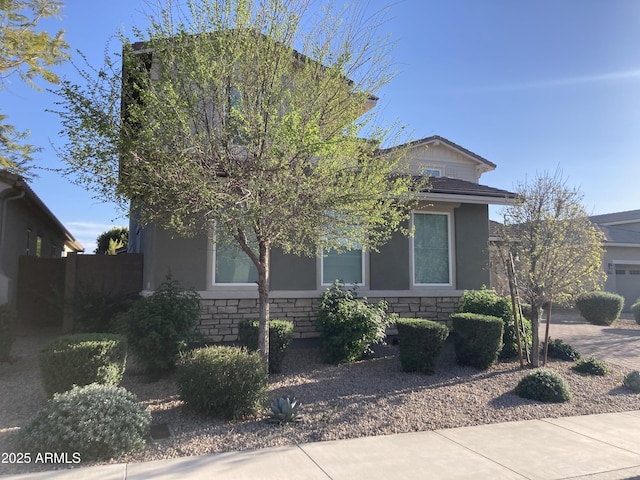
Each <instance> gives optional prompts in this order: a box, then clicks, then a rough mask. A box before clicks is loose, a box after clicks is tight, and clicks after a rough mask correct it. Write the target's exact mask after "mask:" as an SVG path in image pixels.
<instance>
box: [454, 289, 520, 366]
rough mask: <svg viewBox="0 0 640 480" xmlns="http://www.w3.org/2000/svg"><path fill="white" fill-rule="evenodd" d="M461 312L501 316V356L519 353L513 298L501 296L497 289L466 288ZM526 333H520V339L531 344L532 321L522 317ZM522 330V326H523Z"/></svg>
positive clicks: (511, 355)
mask: <svg viewBox="0 0 640 480" xmlns="http://www.w3.org/2000/svg"><path fill="white" fill-rule="evenodd" d="M459 309H460V312H463V313H479V314H482V315H492V316H494V317H498V318H501V319H502V321H503V322H504V331H503V334H502V350H501V351H500V358H511V357H515V356H516V355H518V341H517V340H518V337H517V336H516V329H515V323H514V321H513V308H512V306H511V300H510V299H509V298H507V297H501V296H499V295H498V294H497V293H496V291H495V290H487V289H486V288H483V289H482V290H465V291H464V293H463V294H462V296H461V297H460V303H459ZM522 324H523V326H524V334H522V333H521V334H520V340H521V342H522V344H523V348H524V345H531V338H532V337H531V321H530V320H528V319H527V318H526V317H525V318H522ZM521 330H522V327H521Z"/></svg>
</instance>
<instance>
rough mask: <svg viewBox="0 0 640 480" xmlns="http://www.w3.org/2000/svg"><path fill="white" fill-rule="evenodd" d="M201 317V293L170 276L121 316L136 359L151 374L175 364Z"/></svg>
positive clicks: (123, 327)
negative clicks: (187, 288)
mask: <svg viewBox="0 0 640 480" xmlns="http://www.w3.org/2000/svg"><path fill="white" fill-rule="evenodd" d="M199 320H200V296H199V295H198V294H197V293H196V292H195V291H193V290H184V289H183V288H181V287H180V285H179V283H178V282H177V281H176V280H171V277H170V276H169V277H167V281H166V282H164V283H163V284H162V285H160V287H159V288H158V290H156V291H155V292H154V293H153V295H151V296H149V297H144V298H141V299H140V300H138V301H137V302H136V303H135V304H133V306H132V307H131V308H130V309H129V310H127V311H126V312H124V313H123V314H121V315H120V316H118V320H117V322H118V326H119V327H118V328H119V330H120V331H122V332H125V333H126V335H127V339H128V340H129V346H130V347H131V349H132V350H133V352H134V353H135V354H136V358H137V360H139V361H140V363H141V364H142V365H143V366H144V367H145V369H146V371H147V373H148V374H150V375H151V376H152V377H157V376H160V375H162V374H164V373H166V372H167V371H168V370H170V369H171V368H173V367H174V365H175V363H176V361H177V359H178V356H179V354H180V352H181V351H183V350H185V349H186V347H187V345H188V343H189V341H190V339H191V338H192V336H193V334H194V331H195V327H196V325H197V324H198V322H199Z"/></svg>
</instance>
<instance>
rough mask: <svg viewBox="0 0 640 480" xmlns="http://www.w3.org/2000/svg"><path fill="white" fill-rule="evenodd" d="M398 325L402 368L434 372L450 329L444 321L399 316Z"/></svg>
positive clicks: (407, 370)
mask: <svg viewBox="0 0 640 480" xmlns="http://www.w3.org/2000/svg"><path fill="white" fill-rule="evenodd" d="M396 326H397V327H398V342H399V344H400V364H401V365H402V370H404V371H405V372H421V373H426V374H432V373H433V372H434V371H435V368H436V361H437V359H438V356H439V355H440V352H441V351H442V346H443V345H444V341H445V340H446V339H447V337H448V336H449V329H448V328H447V327H446V326H445V325H443V324H442V323H438V322H433V321H431V320H424V319H420V318H398V319H396Z"/></svg>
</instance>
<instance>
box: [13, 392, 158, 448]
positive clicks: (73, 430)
mask: <svg viewBox="0 0 640 480" xmlns="http://www.w3.org/2000/svg"><path fill="white" fill-rule="evenodd" d="M150 423H151V414H150V413H149V412H148V411H147V410H146V409H145V407H144V406H143V405H142V404H141V403H140V402H139V401H138V399H137V398H136V396H135V395H133V394H132V393H130V392H127V391H126V390H125V389H124V388H121V387H114V386H107V385H97V384H94V385H87V386H84V387H74V388H73V389H72V390H69V391H67V392H65V393H61V394H56V395H54V397H53V398H52V399H50V400H49V401H48V402H47V404H46V405H45V406H44V407H43V408H42V409H41V410H39V411H38V412H37V413H36V415H35V417H34V418H33V419H32V420H31V422H29V424H28V425H27V426H26V427H24V428H23V429H22V430H21V431H20V440H19V442H20V445H21V448H22V449H23V450H24V451H27V452H34V453H35V452H59V453H67V454H69V455H70V456H71V455H73V454H74V453H75V452H77V453H78V454H79V455H80V458H81V460H82V461H88V460H106V459H109V458H112V457H116V456H119V455H123V454H125V453H128V452H131V451H133V450H136V449H138V448H141V447H142V446H144V443H145V441H146V438H147V436H148V434H149V424H150Z"/></svg>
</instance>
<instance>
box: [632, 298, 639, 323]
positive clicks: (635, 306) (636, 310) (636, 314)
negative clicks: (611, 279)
mask: <svg viewBox="0 0 640 480" xmlns="http://www.w3.org/2000/svg"><path fill="white" fill-rule="evenodd" d="M631 313H633V318H635V319H636V323H637V324H638V325H640V298H639V299H638V301H637V302H636V303H634V304H633V305H631Z"/></svg>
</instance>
